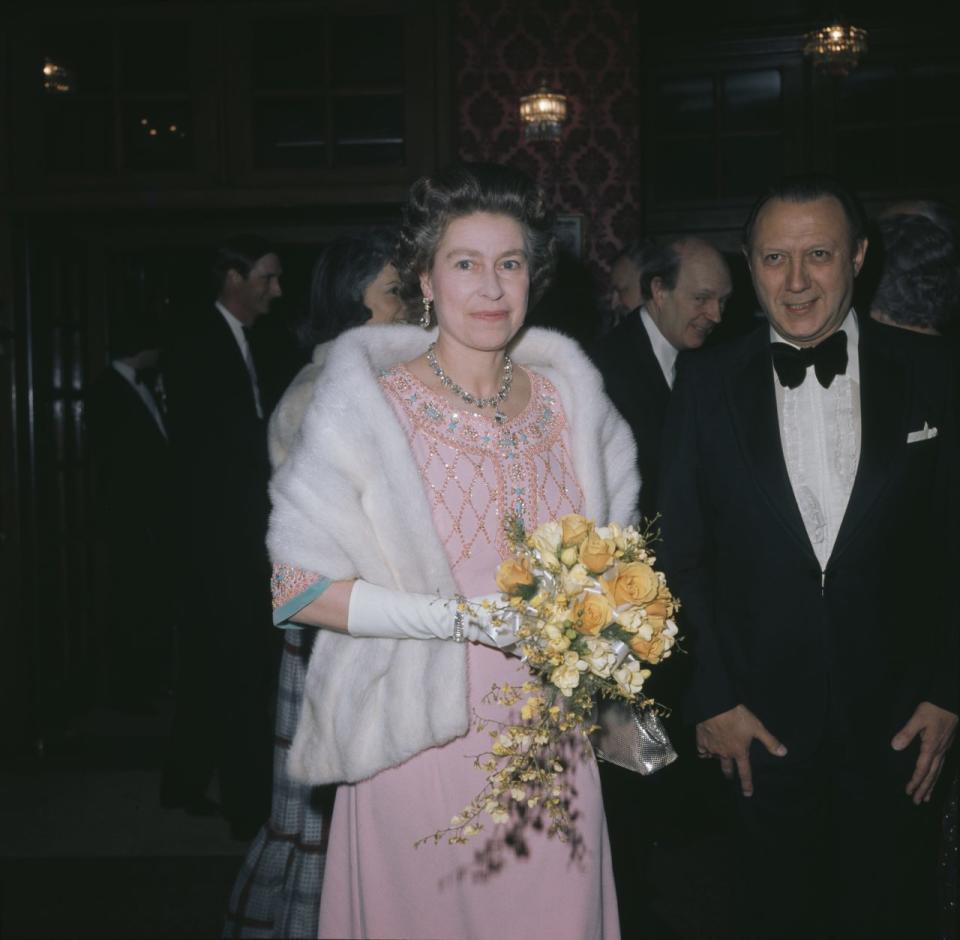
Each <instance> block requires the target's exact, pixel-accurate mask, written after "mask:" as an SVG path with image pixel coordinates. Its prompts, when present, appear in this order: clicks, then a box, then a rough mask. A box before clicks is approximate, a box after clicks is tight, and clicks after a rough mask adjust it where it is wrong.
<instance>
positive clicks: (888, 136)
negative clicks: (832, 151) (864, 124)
mask: <svg viewBox="0 0 960 940" xmlns="http://www.w3.org/2000/svg"><path fill="white" fill-rule="evenodd" d="M897 149H898V148H897V140H896V137H895V136H894V134H893V133H892V132H891V131H890V130H889V129H888V128H878V129H876V130H871V129H865V128H860V129H859V130H855V131H841V132H840V133H838V134H837V171H838V175H839V176H840V177H841V178H843V179H847V180H852V181H854V183H855V185H856V187H857V189H858V190H859V191H861V192H867V191H871V190H881V189H890V188H891V187H894V186H898V185H900V183H901V175H900V161H899V158H898V154H897Z"/></svg>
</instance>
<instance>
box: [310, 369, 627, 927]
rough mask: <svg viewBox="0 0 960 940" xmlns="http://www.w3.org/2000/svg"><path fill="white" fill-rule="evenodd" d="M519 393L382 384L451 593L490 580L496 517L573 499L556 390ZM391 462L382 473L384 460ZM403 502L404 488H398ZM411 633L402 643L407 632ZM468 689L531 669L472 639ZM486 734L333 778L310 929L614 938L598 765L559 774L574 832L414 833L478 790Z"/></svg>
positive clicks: (403, 381)
mask: <svg viewBox="0 0 960 940" xmlns="http://www.w3.org/2000/svg"><path fill="white" fill-rule="evenodd" d="M530 378H531V383H532V394H531V397H530V403H529V404H528V406H527V407H526V408H525V409H524V411H523V412H522V413H521V414H520V415H518V416H517V417H516V418H514V419H512V420H510V421H507V422H505V423H504V424H503V425H498V424H496V423H495V421H494V420H493V419H492V418H488V417H485V416H478V415H474V414H472V413H469V412H467V411H456V410H454V409H451V407H450V406H449V405H448V404H446V403H445V402H444V401H443V400H441V399H439V398H437V397H436V396H435V395H434V394H433V393H432V392H431V391H430V390H429V389H428V388H427V387H426V386H425V385H423V384H422V383H421V382H419V381H418V380H417V379H416V378H415V377H414V376H412V375H411V373H410V372H409V371H408V370H406V369H405V368H404V367H402V366H401V367H398V368H396V369H395V370H393V371H392V372H389V373H387V374H385V375H384V376H382V377H381V380H380V382H381V386H382V388H383V391H384V393H385V394H386V395H387V398H388V399H389V401H390V402H391V404H392V405H393V406H394V409H395V411H396V413H397V416H398V420H399V421H400V422H401V424H402V425H403V427H404V428H405V430H406V432H407V435H408V438H409V441H410V446H411V449H412V451H413V454H414V457H415V459H416V461H417V464H418V466H419V468H420V474H421V477H422V480H423V484H424V486H425V488H426V491H427V495H428V499H429V501H430V504H431V506H432V511H433V521H434V525H435V526H436V528H437V531H438V532H439V533H440V536H441V538H442V540H443V543H444V545H445V548H446V551H447V556H448V558H449V560H450V564H451V567H452V570H453V574H454V578H455V580H456V583H457V586H458V589H459V590H460V592H461V593H462V594H464V595H465V596H467V597H471V596H477V595H481V594H489V593H491V592H493V591H495V590H496V585H495V583H494V573H495V571H496V568H497V565H498V564H499V561H500V559H501V558H502V557H503V555H504V554H506V552H507V545H506V542H505V538H504V536H503V532H502V520H503V518H504V515H505V514H506V513H507V512H508V511H511V510H516V509H517V508H522V511H523V514H524V518H525V522H526V525H527V526H528V528H532V527H534V526H536V525H539V524H540V523H542V522H545V521H547V520H549V519H551V518H556V517H557V516H559V515H562V514H564V513H568V512H576V511H579V510H580V509H581V508H582V493H581V490H580V487H579V485H578V484H577V481H576V479H575V477H574V475H573V469H572V467H573V464H572V460H571V457H570V450H569V446H568V435H567V429H566V426H565V419H564V415H563V411H562V408H561V405H560V400H559V397H558V396H557V394H556V391H555V389H554V388H553V386H552V385H551V384H550V383H549V382H548V381H547V380H546V379H544V378H543V377H541V376H537V375H535V374H533V373H531V374H530ZM384 472H386V473H389V468H384ZM398 498H402V496H401V495H400V494H398ZM411 642H413V641H411ZM467 675H468V680H467V681H468V694H469V697H470V705H471V708H476V709H477V710H478V711H479V712H480V713H482V714H484V715H493V714H496V708H495V707H493V706H490V705H484V704H481V702H480V700H481V699H482V698H483V697H484V695H486V693H488V692H489V691H490V689H491V687H492V685H493V684H494V683H502V682H504V681H513V682H518V681H523V679H524V678H525V677H526V676H527V671H526V669H525V667H524V666H522V665H521V664H520V663H519V661H518V660H517V659H515V658H512V657H508V656H506V655H504V654H503V653H501V652H499V651H498V650H493V649H490V648H488V647H485V646H478V645H474V644H469V648H468V651H467ZM489 741H490V738H489V736H488V734H487V733H486V732H479V733H478V732H476V731H474V730H473V729H472V728H471V730H470V732H469V733H468V734H467V735H466V736H465V737H463V738H459V739H457V740H455V741H452V742H450V743H449V744H447V745H445V746H443V747H436V748H431V749H429V750H427V751H423V752H421V753H420V754H417V755H416V756H415V757H413V758H411V759H410V760H408V761H407V762H406V763H404V764H402V765H400V766H399V767H393V768H390V769H388V770H385V771H382V772H381V773H379V774H377V775H376V776H375V777H373V778H371V779H370V780H365V781H363V782H361V783H358V784H355V785H351V786H341V787H340V788H339V790H338V792H337V798H336V805H335V808H334V813H333V821H332V824H331V832H330V842H329V847H328V853H327V865H326V874H325V877H324V883H323V892H322V896H321V903H320V928H319V935H320V937H327V938H330V937H338V938H339V937H342V938H401V937H402V938H405V940H416V938H445V940H487V938H489V940H513V938H516V940H521V938H536V937H550V938H551V940H563V938H569V940H593V938H596V940H616V938H618V937H619V927H618V923H617V903H616V894H615V889H614V883H613V874H612V870H611V863H610V849H609V843H608V838H607V828H606V821H605V819H604V815H603V804H602V801H601V794H600V781H599V776H598V773H597V766H596V762H595V761H594V760H593V758H592V756H590V757H587V758H585V759H582V760H579V761H578V762H577V763H575V765H574V766H573V767H572V769H571V771H570V776H569V780H570V783H571V785H572V788H573V790H574V793H575V795H574V798H573V803H572V811H573V813H575V814H576V820H575V827H576V830H575V837H574V838H573V839H571V841H569V842H567V843H564V842H561V841H560V840H559V839H557V838H556V837H553V838H548V837H547V835H546V831H545V829H544V828H537V827H535V826H534V825H532V824H530V823H527V824H525V825H523V826H522V827H521V828H520V830H519V831H518V832H510V831H509V826H510V824H509V823H508V824H504V825H501V826H494V825H493V824H492V823H490V821H489V820H487V826H486V828H485V829H484V831H483V832H482V833H480V834H478V835H476V836H474V837H473V838H472V839H470V840H469V841H468V842H467V843H466V844H465V845H454V846H451V845H448V844H447V843H446V842H445V841H444V842H441V843H440V844H438V845H434V844H433V842H429V843H427V844H425V845H422V846H420V847H419V848H414V842H415V841H417V840H418V839H420V838H422V837H424V836H428V835H431V834H432V833H433V832H435V831H436V830H437V829H439V828H441V827H443V826H445V825H446V824H447V822H448V821H449V819H450V817H451V816H453V815H454V813H457V812H459V811H460V810H461V809H462V808H463V807H464V806H465V805H466V804H467V803H468V802H469V801H470V800H471V799H472V798H473V797H474V796H476V795H477V793H478V792H479V790H480V789H481V787H482V785H483V782H484V777H485V774H484V772H483V771H481V770H478V769H477V768H475V767H474V766H473V759H472V758H473V756H474V755H476V754H478V753H480V752H482V751H484V750H486V749H487V748H488V747H489Z"/></svg>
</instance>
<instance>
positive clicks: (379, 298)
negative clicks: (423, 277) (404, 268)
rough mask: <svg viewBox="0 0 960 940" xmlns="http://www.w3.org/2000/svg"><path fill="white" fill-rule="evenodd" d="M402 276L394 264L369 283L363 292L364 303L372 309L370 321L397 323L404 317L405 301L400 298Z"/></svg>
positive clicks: (387, 266) (385, 267) (388, 265)
mask: <svg viewBox="0 0 960 940" xmlns="http://www.w3.org/2000/svg"><path fill="white" fill-rule="evenodd" d="M399 291H400V276H399V275H398V274H397V269H396V268H395V267H394V266H393V265H392V264H387V265H384V268H383V270H382V271H381V272H380V273H379V274H378V275H377V276H376V277H375V278H374V279H373V280H372V281H371V282H370V283H369V284H368V285H367V289H366V290H365V291H364V292H363V305H364V306H365V307H366V308H367V310H369V311H370V314H371V316H370V320H369V321H368V322H370V323H396V322H397V320H402V319H403V303H402V301H401V300H400V293H399Z"/></svg>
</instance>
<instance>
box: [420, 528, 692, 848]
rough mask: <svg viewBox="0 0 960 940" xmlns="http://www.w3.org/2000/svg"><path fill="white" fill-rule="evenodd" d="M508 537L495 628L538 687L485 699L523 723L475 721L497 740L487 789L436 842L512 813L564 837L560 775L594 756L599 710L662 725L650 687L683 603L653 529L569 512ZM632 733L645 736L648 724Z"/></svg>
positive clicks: (488, 762) (566, 820)
mask: <svg viewBox="0 0 960 940" xmlns="http://www.w3.org/2000/svg"><path fill="white" fill-rule="evenodd" d="M507 534H508V537H509V539H510V543H511V547H512V549H513V554H512V556H511V557H509V558H507V559H505V560H504V561H503V562H502V563H501V564H500V566H499V568H498V569H497V574H496V582H497V587H498V588H499V589H500V590H501V591H502V592H503V595H504V600H503V602H502V603H501V604H499V605H491V610H490V611H489V613H490V615H491V616H490V617H489V618H488V619H490V620H492V626H491V627H490V628H489V629H490V632H491V636H492V637H493V638H494V640H495V641H496V643H497V645H499V646H500V647H502V648H512V650H513V652H515V653H517V654H518V655H520V656H521V657H522V658H523V660H524V661H525V662H526V664H527V665H528V667H529V668H530V671H531V672H532V674H533V678H532V680H530V681H527V682H524V683H523V684H521V685H519V686H515V685H509V684H506V685H503V686H499V687H496V688H494V689H493V690H492V691H491V692H490V694H489V695H488V696H487V697H486V698H485V699H484V701H485V702H495V703H497V704H499V705H501V706H506V707H513V706H519V720H518V721H511V722H503V721H493V720H491V719H489V718H484V717H481V716H479V715H476V716H475V718H476V725H477V727H478V728H480V729H487V730H488V731H489V733H490V736H491V747H490V750H489V751H488V752H486V753H484V754H481V755H479V756H477V757H476V760H475V763H476V766H477V767H479V768H481V769H483V770H486V771H487V772H488V777H487V782H486V785H485V786H484V788H483V790H482V791H481V792H480V793H479V794H478V795H477V797H476V798H474V799H473V800H472V801H471V802H470V803H469V804H468V805H467V806H466V807H464V809H463V810H462V811H461V812H460V813H459V814H458V815H456V816H454V817H453V818H452V819H451V821H450V824H449V826H448V827H446V828H445V829H442V830H440V831H438V832H436V833H434V834H433V836H430V837H427V839H429V838H432V839H433V840H434V841H439V840H440V839H441V838H443V837H446V838H447V840H448V841H449V842H451V843H462V842H465V841H466V840H467V839H468V838H469V837H470V836H472V835H475V834H476V833H477V832H479V831H480V830H482V829H483V826H484V823H483V819H484V817H488V818H490V819H491V820H492V821H493V822H495V823H500V822H506V821H507V820H508V819H509V818H510V815H511V810H512V806H511V804H518V809H519V811H520V812H521V814H522V813H527V812H530V811H536V812H542V813H544V814H545V815H546V817H547V820H548V830H549V832H550V833H551V834H556V835H557V836H558V837H560V838H561V839H566V838H567V837H568V836H569V834H570V828H571V820H570V814H569V808H568V801H567V800H566V798H565V791H566V786H565V784H564V780H563V772H564V769H565V765H566V762H567V761H568V760H570V759H572V755H571V753H570V748H571V746H577V745H578V746H579V747H580V748H586V747H589V743H588V742H589V740H590V735H591V734H594V733H595V732H597V731H599V730H600V728H599V726H598V725H597V724H596V719H597V703H598V701H602V700H616V701H618V702H619V703H620V704H622V705H624V706H626V708H627V709H628V710H629V714H630V715H631V716H632V717H635V718H638V719H639V718H640V717H641V716H643V715H644V714H645V715H646V716H647V717H648V718H649V717H650V716H655V715H656V708H657V707H658V706H657V705H656V703H655V702H654V701H653V700H652V699H648V698H646V697H645V696H644V694H643V686H644V682H645V681H646V680H647V679H648V678H649V677H650V675H651V670H652V668H654V667H655V666H656V665H657V664H658V663H660V662H661V661H662V660H664V659H666V658H667V657H669V656H670V654H671V652H672V650H673V648H674V646H675V644H676V640H677V627H676V624H675V622H674V620H673V617H674V614H675V612H676V610H677V609H678V607H679V602H678V601H677V600H676V598H674V597H673V595H672V594H671V593H670V590H669V588H668V587H667V583H666V578H665V577H664V575H663V574H662V573H661V572H659V571H657V570H656V569H655V568H654V565H655V563H656V559H655V557H654V555H653V554H652V552H651V551H650V547H649V541H650V533H649V532H640V531H639V530H638V529H636V528H635V527H633V526H626V527H623V528H621V527H620V526H619V525H617V524H616V523H612V522H611V523H608V524H607V525H604V526H597V525H595V524H594V523H593V522H591V521H590V520H588V519H585V518H584V517H583V516H580V515H576V514H570V515H566V516H562V517H560V518H559V519H556V520H553V521H551V522H547V523H545V524H544V525H541V526H540V527H539V528H537V529H535V530H534V531H533V532H531V533H529V534H527V533H526V532H525V530H524V526H523V521H522V519H521V518H520V517H519V516H511V517H510V518H509V519H508V520H507ZM486 603H489V602H485V604H486ZM514 714H515V712H514ZM621 724H622V722H621ZM636 727H640V728H641V733H644V732H643V730H642V729H643V725H642V722H640V723H639V724H637V725H636ZM666 745H667V747H669V742H668V741H667V742H666ZM673 756H675V755H673ZM669 759H671V758H667V759H666V760H665V761H664V763H666V762H669ZM634 769H636V768H634ZM420 841H421V842H423V841H427V840H426V839H423V840H420ZM418 844H419V843H418Z"/></svg>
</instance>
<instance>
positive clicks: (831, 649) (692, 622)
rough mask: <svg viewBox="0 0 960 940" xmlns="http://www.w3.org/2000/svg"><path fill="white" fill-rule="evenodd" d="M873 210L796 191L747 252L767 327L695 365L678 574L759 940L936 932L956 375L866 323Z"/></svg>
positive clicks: (672, 431)
mask: <svg viewBox="0 0 960 940" xmlns="http://www.w3.org/2000/svg"><path fill="white" fill-rule="evenodd" d="M864 231H865V228H864V220H863V216H862V213H861V211H860V209H859V207H858V205H857V203H856V201H855V199H854V198H853V197H852V196H851V195H850V194H849V193H848V192H847V191H846V190H844V189H843V188H842V187H841V186H840V185H839V184H837V183H835V182H834V181H832V180H829V179H824V178H816V177H813V178H801V179H795V180H788V181H785V182H784V183H782V184H780V185H779V186H777V187H775V188H773V189H772V190H771V191H770V192H768V193H767V194H766V195H765V196H764V197H763V198H762V199H761V200H759V202H758V203H757V205H756V206H755V208H754V210H753V211H752V213H751V215H750V217H749V220H748V222H747V225H746V228H745V232H744V252H745V254H746V257H747V261H748V265H749V267H750V271H751V275H752V277H753V282H754V287H755V290H756V293H757V297H758V299H759V301H760V304H761V306H762V308H763V310H764V312H765V313H766V316H767V319H768V324H764V325H763V326H762V328H760V329H759V330H757V331H755V332H754V333H752V334H750V335H748V336H746V337H744V338H742V339H739V340H736V341H734V342H731V343H728V344H725V345H721V346H718V347H716V348H715V349H712V350H710V351H707V352H705V353H704V354H702V355H700V356H697V357H695V358H694V359H691V360H689V361H688V362H686V363H685V364H684V368H683V370H682V372H681V376H680V380H679V382H678V383H677V388H676V389H675V390H674V393H673V397H672V400H671V408H670V414H669V416H668V420H667V424H666V428H665V435H664V441H665V453H664V471H663V488H662V494H661V495H662V498H661V506H662V512H663V522H662V528H663V536H664V545H663V549H662V551H661V561H662V562H663V564H664V567H665V569H666V570H667V573H668V577H669V578H671V585H672V587H673V589H674V590H675V591H676V593H677V595H678V596H679V597H680V599H681V601H682V603H683V611H682V616H683V623H684V626H685V630H686V633H687V634H688V635H689V636H690V637H691V638H692V640H693V658H694V669H695V675H694V681H693V687H692V696H691V700H692V701H691V707H692V713H693V718H694V719H695V720H696V721H697V722H698V724H697V743H698V748H699V750H700V753H701V755H702V756H704V757H716V758H718V759H719V760H720V764H721V768H722V770H723V772H724V774H725V775H726V776H727V777H728V778H731V779H734V778H736V779H738V780H739V788H738V791H739V794H740V797H739V800H738V819H739V831H740V834H741V835H742V839H743V843H742V847H743V850H744V856H743V858H744V863H745V866H744V869H743V874H744V878H743V884H742V891H743V895H742V896H741V898H740V903H739V905H738V907H737V922H736V932H737V934H738V935H740V936H745V935H750V936H757V937H771V936H835V935H836V936H843V937H879V936H890V937H894V936H896V937H900V936H911V937H926V936H932V935H933V934H932V914H933V909H934V906H935V904H934V898H933V894H934V886H935V879H934V866H935V860H936V847H935V841H932V839H933V837H934V836H935V817H934V813H933V812H932V810H933V807H932V806H931V805H930V801H931V798H932V795H933V787H934V784H935V783H936V780H937V777H938V775H939V774H940V771H941V767H942V764H943V759H944V754H945V752H946V750H947V748H948V747H949V745H950V743H951V741H952V739H953V736H954V733H955V729H956V725H957V714H956V713H957V619H956V604H955V602H954V601H953V600H952V599H951V598H950V597H949V596H948V585H949V583H950V582H949V580H948V579H949V578H951V577H953V576H954V574H953V573H954V572H955V570H956V568H955V563H956V558H955V542H956V532H957V528H956V522H957V511H956V505H957V485H958V480H957V476H956V469H957V457H958V448H957V436H956V425H955V418H954V407H955V396H954V394H953V388H954V377H953V373H952V369H951V365H950V362H949V360H948V358H947V356H946V354H945V351H944V350H943V349H942V348H941V347H939V346H938V345H937V344H936V343H935V342H931V341H930V340H929V338H927V337H923V336H917V335H914V334H908V333H906V332H905V331H902V330H892V329H889V328H887V327H883V326H879V325H876V324H874V323H873V321H871V320H870V319H869V317H860V318H858V317H857V316H856V314H855V313H854V312H853V309H852V306H851V304H852V296H853V285H854V278H855V276H856V274H857V272H858V271H859V270H860V267H861V265H862V264H863V260H864V256H865V253H866V248H867V243H866V239H865V237H864Z"/></svg>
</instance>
